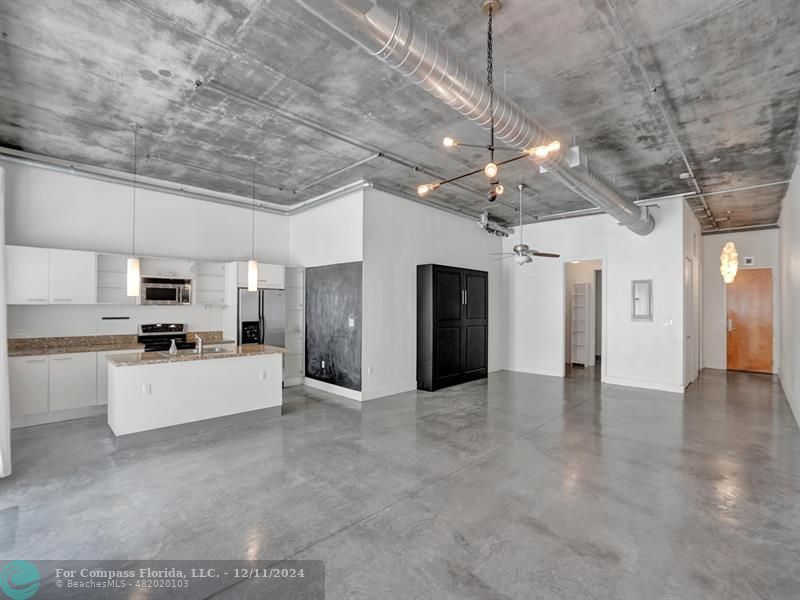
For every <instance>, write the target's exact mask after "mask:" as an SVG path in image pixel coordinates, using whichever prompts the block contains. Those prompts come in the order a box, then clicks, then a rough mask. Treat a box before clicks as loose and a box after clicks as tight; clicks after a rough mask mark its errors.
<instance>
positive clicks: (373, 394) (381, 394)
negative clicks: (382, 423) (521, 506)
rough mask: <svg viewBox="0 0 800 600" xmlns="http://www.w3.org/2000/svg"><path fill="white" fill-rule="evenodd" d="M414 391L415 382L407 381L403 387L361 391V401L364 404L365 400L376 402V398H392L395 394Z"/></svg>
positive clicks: (415, 387)
mask: <svg viewBox="0 0 800 600" xmlns="http://www.w3.org/2000/svg"><path fill="white" fill-rule="evenodd" d="M416 389H417V382H416V381H409V382H408V383H406V384H405V385H395V386H391V387H385V388H383V389H379V390H369V391H363V392H362V394H363V400H362V401H364V402H366V401H367V400H377V399H378V398H385V397H386V396H394V395H395V394H403V393H405V392H414V391H416Z"/></svg>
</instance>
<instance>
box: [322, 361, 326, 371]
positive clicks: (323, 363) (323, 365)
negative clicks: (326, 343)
mask: <svg viewBox="0 0 800 600" xmlns="http://www.w3.org/2000/svg"><path fill="white" fill-rule="evenodd" d="M322 368H323V369H324V368H325V361H324V360H323V361H322Z"/></svg>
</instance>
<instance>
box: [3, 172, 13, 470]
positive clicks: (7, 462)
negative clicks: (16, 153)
mask: <svg viewBox="0 0 800 600" xmlns="http://www.w3.org/2000/svg"><path fill="white" fill-rule="evenodd" d="M5 189H6V185H5V171H4V170H3V167H2V165H0V248H2V247H3V244H4V243H5V241H4V238H5V227H3V221H4V219H5ZM5 281H6V277H5V252H0V477H6V476H8V475H11V414H10V411H9V398H8V391H9V390H8V340H7V334H6V290H5Z"/></svg>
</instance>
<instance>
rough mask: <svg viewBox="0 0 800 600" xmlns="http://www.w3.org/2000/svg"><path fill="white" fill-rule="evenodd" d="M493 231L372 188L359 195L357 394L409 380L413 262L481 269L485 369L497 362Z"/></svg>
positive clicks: (374, 393)
mask: <svg viewBox="0 0 800 600" xmlns="http://www.w3.org/2000/svg"><path fill="white" fill-rule="evenodd" d="M500 251H501V241H500V238H498V237H495V236H490V235H488V234H486V233H485V232H483V231H481V230H480V229H479V228H478V227H477V226H476V224H475V223H473V222H471V221H469V220H467V219H464V218H461V217H458V216H455V215H451V214H448V213H445V212H442V211H439V210H436V209H432V208H427V207H425V206H424V205H421V204H416V203H413V202H409V201H408V200H405V199H403V198H398V197H396V196H393V195H391V194H386V193H384V192H380V191H377V190H367V191H366V192H365V198H364V314H363V322H364V339H363V344H364V345H363V356H364V367H363V390H364V399H370V398H377V397H379V396H385V395H388V394H395V393H398V392H403V391H407V390H413V389H416V387H417V366H416V356H417V347H416V343H417V331H416V327H417V321H416V318H417V317H416V314H417V291H416V290H417V279H416V278H417V265H421V264H428V263H437V264H442V265H452V266H456V267H464V268H471V269H478V270H481V271H488V272H489V370H490V371H493V370H497V369H499V368H501V366H502V364H503V357H502V348H503V346H504V345H505V340H504V339H503V338H504V329H505V328H504V324H503V318H502V301H501V295H502V267H501V263H500V262H496V261H493V259H496V258H497V257H494V256H490V253H492V252H500Z"/></svg>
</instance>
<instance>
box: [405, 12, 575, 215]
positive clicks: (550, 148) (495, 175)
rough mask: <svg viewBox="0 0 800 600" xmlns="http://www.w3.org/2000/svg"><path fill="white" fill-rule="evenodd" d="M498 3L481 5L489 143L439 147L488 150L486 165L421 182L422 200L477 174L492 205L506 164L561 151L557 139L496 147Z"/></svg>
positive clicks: (450, 142)
mask: <svg viewBox="0 0 800 600" xmlns="http://www.w3.org/2000/svg"><path fill="white" fill-rule="evenodd" d="M501 4H502V2H501V1H500V0H483V3H482V6H481V9H482V10H483V12H484V13H485V14H486V15H488V17H489V22H488V26H487V29H486V87H487V88H488V90H489V106H488V108H487V110H488V111H489V144H488V145H482V144H465V143H463V142H460V141H459V140H457V139H455V138H452V137H450V136H447V137H445V138H443V139H442V146H444V147H445V148H458V147H460V146H464V147H467V148H483V149H485V150H488V151H489V162H487V163H486V164H485V165H484V166H483V167H482V168H480V169H475V170H472V171H470V172H468V173H463V174H462V175H457V176H455V177H450V178H449V179H443V180H441V181H434V182H431V183H423V184H420V185H418V186H417V194H418V195H419V196H421V197H423V198H424V197H425V196H427V195H428V194H430V193H431V192H432V191H434V190H436V189H438V188H439V187H441V186H443V185H446V184H448V183H452V182H454V181H459V180H461V179H464V178H465V177H470V176H472V175H476V174H478V173H483V174H484V175H485V176H486V178H487V179H488V180H489V190H488V191H487V193H486V198H487V200H488V201H489V202H494V201H495V200H496V199H497V197H498V196H499V195H501V194H502V193H503V192H504V191H505V188H504V187H503V185H502V184H501V183H500V167H501V166H504V165H507V164H509V163H512V162H514V161H517V160H521V159H523V158H525V157H530V158H532V159H534V160H544V159H546V158H547V157H548V156H550V155H551V154H553V153H556V152H558V151H559V150H561V142H559V141H558V140H553V141H552V142H550V143H549V144H545V145H541V146H536V147H533V148H526V149H524V150H516V149H514V148H508V147H504V146H498V145H496V144H495V139H494V138H495V135H494V134H495V122H494V121H495V117H494V108H495V107H494V57H493V55H494V51H493V33H492V28H493V20H494V13H496V12H497V11H498V10H500V6H501ZM498 150H502V151H510V152H514V153H516V154H517V155H518V156H515V157H513V158H507V159H504V160H498V161H496V160H495V151H498Z"/></svg>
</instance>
